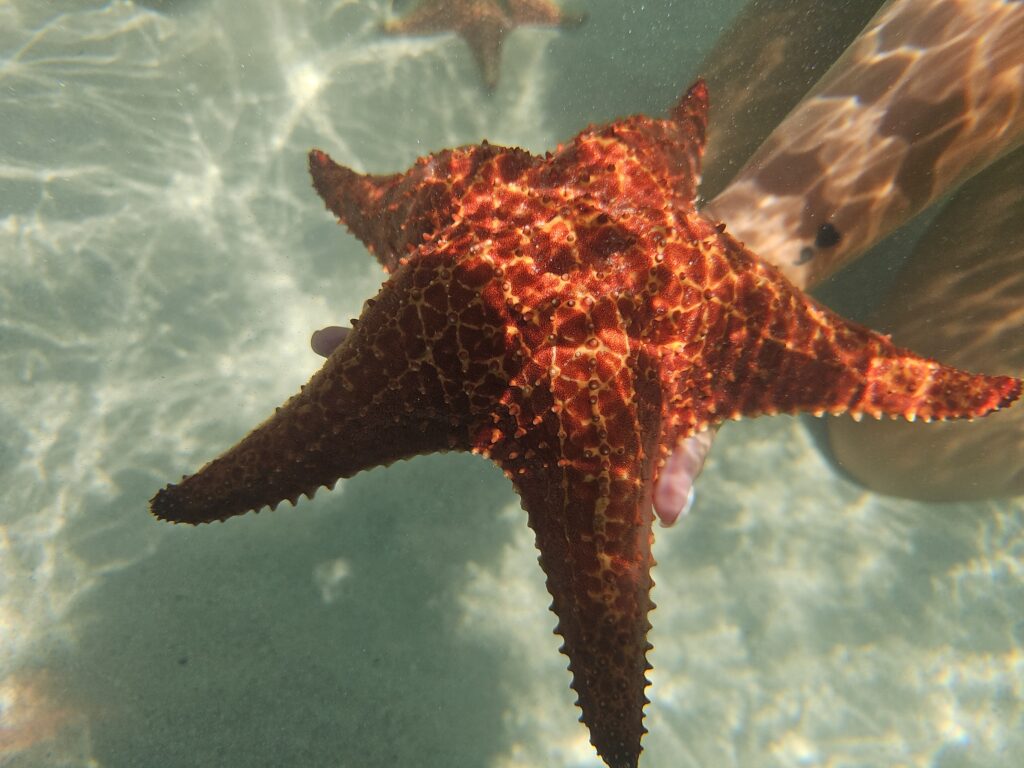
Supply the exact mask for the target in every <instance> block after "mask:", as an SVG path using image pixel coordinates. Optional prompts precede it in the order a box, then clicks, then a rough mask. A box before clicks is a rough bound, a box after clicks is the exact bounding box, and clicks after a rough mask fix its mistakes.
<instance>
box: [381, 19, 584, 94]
mask: <svg viewBox="0 0 1024 768" xmlns="http://www.w3.org/2000/svg"><path fill="white" fill-rule="evenodd" d="M584 18H585V17H584V16H582V15H580V14H572V13H568V12H566V11H563V10H562V9H561V8H559V7H558V6H557V5H555V3H553V2H551V0H423V2H422V3H420V5H418V6H417V7H416V8H415V9H413V10H412V11H411V12H410V13H408V14H407V15H405V16H403V17H401V18H399V19H394V20H392V21H389V22H387V23H386V24H385V25H384V31H385V32H388V33H389V34H393V35H405V34H414V35H429V34H435V33H438V32H456V33H458V34H459V35H461V36H462V38H463V39H464V40H465V41H466V43H467V44H468V45H469V49H470V50H471V51H472V52H473V58H474V59H476V63H477V66H479V67H480V73H481V75H482V76H483V79H484V85H485V86H487V89H488V90H493V89H494V88H495V87H497V85H498V72H499V70H500V66H501V45H502V43H503V42H504V41H505V36H506V35H508V33H509V32H511V31H512V30H513V29H515V28H516V27H518V26H522V25H524V24H543V25H546V26H559V27H570V26H576V25H578V24H581V23H582V22H583V20H584Z"/></svg>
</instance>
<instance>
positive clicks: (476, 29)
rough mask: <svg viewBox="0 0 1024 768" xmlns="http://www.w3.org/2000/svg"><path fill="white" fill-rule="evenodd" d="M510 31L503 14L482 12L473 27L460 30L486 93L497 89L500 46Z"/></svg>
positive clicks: (499, 73) (499, 68) (509, 25)
mask: <svg viewBox="0 0 1024 768" xmlns="http://www.w3.org/2000/svg"><path fill="white" fill-rule="evenodd" d="M510 31H511V24H510V23H509V21H508V19H507V18H506V17H505V15H504V14H503V13H500V12H498V11H496V10H495V11H494V12H490V11H487V12H484V11H482V12H481V14H480V16H479V17H478V18H476V19H475V20H474V22H473V26H472V27H470V28H467V29H464V30H460V34H461V35H462V37H463V38H464V39H465V41H466V44H467V45H468V46H469V50H470V51H472V53H473V59H474V61H476V65H477V66H478V67H479V68H480V76H481V77H482V78H483V81H484V86H485V87H486V88H487V90H488V91H493V90H494V89H495V88H497V87H498V78H499V76H500V75H501V46H502V43H504V42H505V36H506V35H507V34H508V33H509V32H510Z"/></svg>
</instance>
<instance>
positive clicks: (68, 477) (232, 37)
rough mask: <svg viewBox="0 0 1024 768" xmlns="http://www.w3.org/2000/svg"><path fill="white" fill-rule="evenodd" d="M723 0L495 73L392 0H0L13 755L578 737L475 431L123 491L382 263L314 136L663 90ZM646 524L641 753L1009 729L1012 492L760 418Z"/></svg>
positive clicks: (537, 582)
mask: <svg viewBox="0 0 1024 768" xmlns="http://www.w3.org/2000/svg"><path fill="white" fill-rule="evenodd" d="M565 4H566V5H569V0H565ZM407 5H408V4H404V5H402V4H400V5H398V8H399V9H401V8H404V7H407ZM741 5H742V2H741V1H740V0H732V1H731V2H728V3H723V2H687V3H682V2H676V3H672V2H668V1H667V0H662V2H653V1H648V2H646V3H643V4H629V5H628V6H627V5H626V4H619V3H610V2H608V3H605V2H598V0H594V1H593V2H589V3H588V2H583V0H579V2H578V3H577V5H576V6H575V7H582V8H585V9H586V10H587V11H588V12H589V13H590V16H591V18H590V21H589V22H588V24H587V25H586V26H585V27H584V28H582V29H580V30H577V31H575V32H572V33H563V34H558V33H555V32H551V31H548V30H533V31H530V32H522V33H517V34H515V35H513V36H512V37H511V38H510V39H509V40H508V42H507V46H506V51H505V56H504V60H503V65H504V66H503V73H502V82H501V85H500V87H499V89H498V91H497V92H496V93H495V94H494V95H493V96H490V97H487V96H485V95H483V93H482V91H481V88H480V85H479V78H478V75H477V72H476V70H475V68H474V65H473V62H472V60H471V58H470V56H469V54H468V51H467V49H466V48H465V47H464V46H463V45H462V43H461V42H460V41H458V40H456V39H453V38H451V37H437V38H425V39H384V38H382V37H381V36H380V35H379V34H377V32H376V25H377V24H378V23H379V21H380V20H381V19H382V18H384V17H385V15H386V13H387V12H388V11H387V9H388V7H390V5H389V4H388V3H386V2H384V0H365V1H364V2H355V1H354V0H334V1H333V2H332V1H330V0H325V1H324V2H311V1H307V0H253V2H246V3H245V4H244V10H243V7H242V6H243V4H240V3H237V2H233V0H232V1H229V0H191V1H188V0H182V2H177V3H175V2H170V1H169V0H168V1H166V2H157V1H156V0H153V1H152V2H150V3H147V4H142V3H137V4H132V3H130V2H109V3H101V2H88V0H78V1H77V2H73V1H72V0H65V1H64V2H61V1H60V0H53V1H52V2H38V1H37V0H8V1H7V2H3V0H0V269H2V276H0V361H2V362H0V766H4V767H5V768H6V767H8V766H12V767H17V768H30V767H35V766H40V767H44V766H45V767H50V766H61V767H67V768H85V767H87V766H90V767H96V768H100V767H102V768H121V767H125V768H127V767H128V766H155V767H158V768H164V767H166V768H178V767H179V766H180V767H182V768H184V767H185V766H190V767H198V766H202V767H205V766H211V767H212V766H246V767H247V768H248V767H252V768H255V767H257V766H310V767H320V766H323V767H325V768H326V767H328V766H329V767H332V768H343V767H344V768H348V767H354V766H359V767H361V768H362V767H368V768H372V767H373V766H396V765H397V766H425V767H428V768H429V767H430V766H450V767H453V768H458V767H462V766H467V767H470V766H482V767H487V768H527V767H539V768H545V767H547V766H550V767H551V768H555V767H556V766H568V767H570V768H597V767H599V766H600V765H601V764H600V762H599V761H598V759H597V758H596V756H595V755H594V753H593V750H592V749H591V748H590V746H589V744H588V738H587V734H586V731H585V729H584V728H583V726H582V725H580V724H579V723H578V722H577V717H578V711H577V710H576V709H575V707H574V706H573V700H574V695H573V694H572V692H571V691H570V689H569V674H568V672H567V671H566V669H565V667H566V659H565V657H563V656H561V655H560V654H559V653H558V650H557V649H558V646H559V644H560V641H559V639H558V638H557V637H555V636H554V635H553V634H552V632H551V630H552V628H553V626H554V623H555V619H554V616H553V615H552V614H551V613H550V612H549V611H548V610H547V605H548V603H549V598H548V596H547V594H546V592H545V589H544V582H543V577H542V574H541V571H540V568H539V567H538V565H537V563H536V553H535V551H534V549H533V543H532V534H531V533H530V531H529V530H528V528H527V526H526V519H525V513H523V512H522V510H521V509H520V508H519V504H518V501H517V499H516V497H515V495H514V494H513V492H512V489H511V487H510V485H509V483H508V482H507V481H506V480H505V479H504V477H503V476H502V475H501V473H500V472H499V471H498V470H497V469H496V468H494V467H492V466H490V465H489V464H487V463H486V462H484V461H481V460H479V459H477V458H475V457H471V456H458V455H450V456H430V457H423V458H419V459H416V460H414V461H411V462H402V463H399V464H397V465H395V466H393V467H390V468H387V469H378V470H374V471H371V472H366V473H363V474H362V475H359V476H357V477H356V478H353V479H352V480H349V481H345V482H342V483H340V484H339V486H338V487H337V488H336V489H335V491H334V492H331V493H328V492H324V491H322V492H321V493H320V494H318V496H317V498H316V499H315V500H313V501H307V500H303V501H302V502H301V503H300V504H299V506H298V508H297V509H292V508H290V507H288V505H285V507H284V508H281V509H279V510H278V511H277V512H274V513H270V512H264V513H261V514H259V515H247V516H244V517H240V518H234V519H232V520H230V521H229V522H227V523H225V524H218V525H213V526H204V527H202V528H199V529H191V528H186V527H181V526H178V527H174V526H170V525H167V524H163V523H159V522H157V521H155V520H154V519H152V518H151V517H150V516H149V515H148V513H147V508H146V507H147V500H148V499H149V498H150V497H151V496H152V495H153V493H154V492H155V491H156V489H157V488H158V487H160V486H162V485H163V484H165V483H166V482H167V481H169V480H171V479H174V478H176V477H178V476H180V475H181V474H182V473H183V472H187V471H192V470H194V469H195V468H197V467H198V466H199V465H201V464H202V463H203V462H205V461H206V460H208V459H209V458H211V457H213V456H214V455H215V454H217V453H218V452H219V451H220V450H222V449H224V448H226V447H227V446H229V445H230V444H231V443H233V442H234V441H235V440H236V439H237V438H238V437H240V436H241V435H242V434H244V433H245V431H246V430H247V429H249V428H250V427H251V426H252V425H254V424H256V423H257V422H258V421H260V420H261V419H262V418H264V416H266V415H267V414H269V413H270V412H271V411H272V409H273V408H274V407H275V406H276V405H277V404H279V403H280V402H282V401H283V400H284V399H285V398H286V397H287V396H289V395H290V394H292V393H293V392H294V391H296V390H297V389H298V387H299V385H300V384H301V383H303V382H304V381H305V380H306V379H307V378H308V376H309V375H310V373H311V372H312V371H314V370H315V369H316V368H317V367H318V366H319V364H320V359H319V358H318V357H317V356H316V355H315V354H314V353H313V352H311V351H310V349H309V345H308V339H309V335H310V333H311V331H312V330H314V329H316V328H319V327H322V326H325V325H330V324H335V323H339V322H345V321H347V320H348V318H350V317H353V316H355V315H357V314H358V312H359V308H360V306H361V303H362V301H363V300H364V299H365V298H367V297H369V296H371V295H372V294H373V293H374V292H375V290H376V288H377V286H378V285H379V283H380V281H381V280H382V274H381V272H380V270H379V267H378V266H377V265H376V263H375V262H374V261H373V260H372V259H371V258H370V257H369V256H368V255H367V254H366V252H365V250H364V249H363V247H362V246H361V245H360V244H359V243H358V242H357V241H355V240H354V239H353V238H351V237H350V236H349V235H348V234H347V233H345V232H344V231H343V229H342V228H340V227H338V226H337V225H336V224H335V223H334V222H333V221H332V219H331V217H330V216H329V215H328V214H327V213H326V212H325V211H324V209H323V205H322V203H321V202H320V200H319V199H318V198H317V197H316V195H315V193H314V192H313V191H312V189H311V188H310V184H309V181H308V178H307V176H306V161H305V155H306V152H307V150H308V149H309V148H310V147H313V146H317V147H320V148H322V149H324V150H326V151H329V152H330V153H331V154H332V155H333V156H334V157H335V158H336V159H337V160H338V161H339V162H342V163H345V164H348V165H352V166H354V167H356V168H357V169H361V170H366V171H374V172H391V171H397V170H401V169H404V168H405V167H407V166H408V165H409V164H410V163H411V162H412V161H413V160H414V159H415V158H416V157H417V156H418V155H421V154H424V153H426V152H428V151H430V150H434V149H439V148H442V147H446V146H454V145H458V144H465V143H470V142H476V141H479V140H481V139H483V138H487V139H489V140H490V141H492V142H495V143H506V144H518V145H521V146H525V147H526V148H528V149H531V150H534V151H543V150H545V149H549V148H552V147H553V146H554V145H555V144H556V143H557V142H558V141H560V140H564V139H567V138H569V137H571V136H572V135H573V134H574V133H575V132H576V131H578V130H579V129H581V128H583V127H584V126H585V125H586V124H588V123H589V122H592V121H595V122H597V121H603V120H607V119H610V118H613V117H615V116H618V115H622V114H629V113H634V112H646V113H660V112H662V111H664V110H665V108H666V107H667V106H668V105H669V104H671V103H672V101H673V99H674V98H675V97H676V96H677V95H678V93H679V92H681V91H682V89H683V88H684V87H685V86H686V85H687V83H688V82H689V81H690V80H692V79H693V78H694V77H695V76H696V74H697V71H696V70H697V67H698V65H699V63H700V61H701V59H702V57H703V55H704V54H705V53H706V52H707V50H708V49H709V48H710V47H711V45H712V43H713V42H714V39H715V36H716V35H717V34H718V33H719V31H720V30H721V29H722V28H723V27H724V26H726V25H727V24H728V22H729V20H730V18H731V14H732V13H734V12H735V11H736V10H738V9H739V7H740V6H741ZM147 6H148V7H147ZM656 535H657V542H656V545H655V555H656V557H657V559H658V561H659V565H658V566H657V568H656V570H655V574H654V577H655V581H656V582H657V587H656V588H655V593H654V599H655V601H656V602H657V603H658V608H657V609H656V611H655V612H654V613H653V614H652V617H651V618H652V622H653V624H654V629H653V631H652V633H651V640H652V642H653V643H654V646H655V650H654V652H653V654H652V656H651V660H652V663H653V664H654V671H653V673H652V674H651V679H652V682H653V685H652V687H651V688H650V689H649V691H648V695H649V697H650V698H651V704H650V705H649V706H648V707H647V718H646V725H647V727H648V728H649V729H650V733H649V734H648V735H647V737H646V738H645V740H644V746H645V751H644V754H643V757H642V760H641V765H642V766H644V768H659V767H666V768H667V767H668V766H672V767H673V768H679V767H680V766H684V767H687V768H688V767H689V766H751V767H759V766H779V767H780V768H781V767H783V766H890V765H891V766H896V765H900V766H903V765H905V766H942V767H943V768H946V767H951V766H1011V765H1014V762H1013V757H1012V756H1013V755H1014V754H1017V755H1020V754H1024V701H1022V699H1024V568H1022V564H1024V504H1022V502H1021V500H1020V499H1016V500H1010V501H1000V502H989V503H977V504H919V503H913V502H907V501H903V500H896V499H890V498H886V497H882V496H878V495H875V494H872V493H869V492H867V491H864V490H863V489H861V488H860V487H858V486H857V485H855V484H853V483H851V482H850V481H848V480H846V479H845V478H844V477H842V476H841V475H840V474H838V473H837V472H836V471H835V470H834V469H833V468H832V467H831V465H830V464H829V463H828V461H827V459H826V458H824V457H823V456H822V455H821V453H820V452H819V451H818V449H817V447H816V445H815V441H814V439H813V437H812V432H811V431H809V430H808V428H807V426H806V424H805V422H804V421H802V420H800V419H795V418H785V417H780V418H772V419H759V420H756V421H748V422H740V423H737V424H729V425H727V426H726V427H725V428H724V429H723V430H722V432H721V434H720V436H719V439H718V441H717V442H716V445H715V449H714V451H713V454H712V458H711V459H710V463H709V465H708V468H707V470H706V471H705V473H704V475H703V476H702V478H701V480H700V483H699V487H698V501H697V505H696V508H695V509H694V511H693V512H692V514H691V515H690V516H689V517H688V518H687V519H686V520H685V521H683V522H682V523H680V524H679V525H677V526H676V527H675V528H673V529H670V530H661V529H659V530H657V531H656Z"/></svg>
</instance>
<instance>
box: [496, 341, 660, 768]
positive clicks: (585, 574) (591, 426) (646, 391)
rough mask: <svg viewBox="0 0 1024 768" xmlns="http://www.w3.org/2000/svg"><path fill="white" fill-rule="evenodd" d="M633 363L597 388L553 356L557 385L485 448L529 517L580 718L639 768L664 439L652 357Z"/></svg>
mask: <svg viewBox="0 0 1024 768" xmlns="http://www.w3.org/2000/svg"><path fill="white" fill-rule="evenodd" d="M629 361H631V362H629ZM624 362H625V364H624V365H623V366H621V367H620V368H619V369H618V370H617V371H616V373H615V375H614V376H613V377H612V378H611V379H609V380H607V381H603V382H602V383H600V384H599V385H598V386H597V387H592V386H591V383H592V382H593V381H594V380H593V379H590V378H589V373H584V372H589V371H590V370H592V369H591V368H590V367H589V366H588V365H587V363H586V361H585V360H581V359H580V358H578V357H575V356H574V355H573V353H572V351H571V350H564V357H562V356H560V355H559V354H558V352H557V351H556V353H555V355H554V362H553V365H554V366H555V367H556V368H557V370H558V371H559V375H558V377H557V378H556V379H555V380H554V382H553V383H552V382H551V381H550V380H548V381H547V382H545V383H544V384H543V385H541V386H537V387H535V388H533V389H532V393H531V394H530V395H529V396H527V397H523V398H517V400H516V405H515V406H514V407H513V408H512V411H511V412H512V413H514V414H515V419H516V422H515V423H510V424H506V425H500V424H499V431H501V432H502V433H504V435H505V437H503V438H502V439H500V440H499V441H497V442H496V443H495V444H493V445H492V446H490V447H489V449H488V450H487V451H486V452H487V453H488V455H490V457H491V458H492V459H494V460H495V461H497V463H498V464H499V465H500V466H501V467H502V468H503V469H504V470H505V472H506V474H507V475H508V476H509V477H510V478H511V480H512V482H513V484H514V485H515V488H516V490H517V492H518V493H519V495H520V497H521V499H522V504H523V508H524V509H525V510H526V511H527V513H528V516H529V522H530V527H531V528H533V530H534V533H535V534H536V543H537V547H538V549H539V550H540V564H541V567H542V568H543V569H544V573H545V575H546V576H547V587H548V591H549V592H550V593H551V596H552V606H551V607H552V610H553V611H554V612H555V614H556V615H557V616H558V626H557V628H556V630H555V631H556V632H557V633H558V634H560V635H561V636H562V637H563V638H564V640H565V643H564V645H563V646H562V651H563V652H564V653H565V654H566V655H567V656H568V657H569V669H570V671H571V672H572V678H573V679H572V687H573V688H574V689H575V691H576V692H577V694H579V699H578V701H577V703H578V704H579V706H580V708H581V710H582V717H581V719H582V720H583V722H584V723H586V725H587V727H588V728H589V729H590V738H591V742H592V743H593V745H594V746H595V748H596V749H597V751H598V753H599V754H600V755H601V757H602V758H603V759H604V760H605V762H606V763H607V764H608V765H609V766H611V767H612V768H635V766H636V764H637V759H638V757H639V754H640V749H641V747H640V738H641V736H642V735H643V734H644V733H645V732H646V729H645V728H644V727H643V709H644V706H645V704H647V698H646V696H645V694H644V689H645V688H646V687H647V685H648V684H649V681H648V680H647V678H646V673H647V670H648V669H650V665H649V664H648V663H647V651H648V650H649V649H650V647H651V646H650V644H649V643H648V642H647V631H648V629H649V628H650V623H649V622H648V618H647V614H648V612H649V611H650V610H651V609H652V608H653V607H654V604H653V603H652V602H651V599H650V589H651V586H652V584H653V581H652V580H651V576H650V570H651V566H653V565H654V560H653V558H652V557H651V543H652V540H653V534H652V530H651V526H652V522H653V519H654V516H653V513H652V510H651V493H652V485H653V473H654V461H655V460H656V456H657V439H658V436H659V433H660V415H659V413H660V394H659V391H658V383H657V382H658V379H657V375H656V373H655V370H654V366H653V364H652V363H651V359H650V358H649V356H647V355H646V354H645V353H643V352H641V353H639V354H637V353H633V354H632V355H628V356H627V357H626V358H624ZM534 371H539V369H534ZM525 373H526V377H527V378H529V377H530V376H531V375H532V373H533V371H531V369H530V368H529V367H528V368H527V369H526V371H525ZM577 374H578V375H577ZM513 389H515V387H513ZM517 424H518V427H517Z"/></svg>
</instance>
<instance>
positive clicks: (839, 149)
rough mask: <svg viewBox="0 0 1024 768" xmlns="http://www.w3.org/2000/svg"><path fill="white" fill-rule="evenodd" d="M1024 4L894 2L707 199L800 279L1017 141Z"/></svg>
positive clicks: (1023, 76)
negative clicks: (734, 174)
mask: <svg viewBox="0 0 1024 768" xmlns="http://www.w3.org/2000/svg"><path fill="white" fill-rule="evenodd" d="M1022 40H1024V3H1020V2H1004V1H1003V0H981V1H979V0H897V1H895V2H891V3H889V4H888V5H887V6H886V7H885V8H883V9H882V11H881V12H879V14H878V15H877V16H876V17H875V18H874V19H873V20H872V22H871V23H870V24H869V25H868V27H867V28H866V29H865V30H864V32H863V33H862V34H861V35H860V36H859V37H858V38H857V39H856V40H855V41H854V43H853V44H852V45H851V46H850V48H849V49H848V50H847V52H846V53H845V54H844V55H843V56H842V57H840V59H839V60H838V61H837V62H836V63H835V64H834V65H833V67H832V68H831V69H830V70H829V72H828V74H826V76H825V77H824V78H823V79H822V80H821V81H820V82H819V83H818V84H817V85H816V86H815V88H814V90H813V91H812V93H811V94H810V95H809V96H808V97H807V98H806V99H805V100H804V101H803V102H801V103H800V104H799V105H798V106H797V107H796V108H795V109H794V110H793V112H791V113H790V115H789V116H788V117H787V118H786V119H785V120H784V121H783V122H782V123H781V124H780V125H779V126H778V128H776V129H775V131H774V132H773V133H772V134H771V136H769V137H768V139H767V140H766V141H765V143H764V145H762V147H761V149H760V150H758V152H757V153H755V155H754V156H753V157H752V158H751V160H750V161H749V163H748V164H747V165H746V166H745V168H744V169H743V170H742V171H741V172H740V174H739V176H738V177H737V178H736V179H735V180H734V181H733V182H732V183H731V184H730V185H729V187H728V188H727V189H726V190H725V191H724V192H723V193H722V194H720V195H719V196H718V197H717V198H715V200H714V201H712V203H711V204H710V205H709V206H708V211H709V212H710V213H711V215H713V216H716V217H720V218H722V219H725V220H727V221H729V223H730V226H731V227H732V229H733V230H734V231H737V232H740V233H741V235H742V237H743V238H744V239H745V240H746V241H747V245H748V246H750V247H751V248H752V249H753V250H755V251H756V252H757V253H759V254H762V255H763V256H764V257H765V258H768V259H770V260H772V261H773V262H775V263H776V264H778V265H779V266H780V268H781V269H782V270H783V271H784V272H785V274H786V276H787V277H789V279H791V280H793V282H794V283H796V284H797V285H798V286H801V287H809V286H813V285H814V284H816V283H818V282H819V281H820V280H822V279H823V278H824V277H826V276H827V275H829V274H831V273H833V272H834V271H835V270H836V269H838V268H839V267H840V266H842V265H843V264H844V263H846V262H847V261H848V260H849V259H850V258H852V257H853V256H856V255H857V254H859V253H861V252H862V251H863V250H864V248H866V247H868V246H869V245H871V244H873V243H875V242H877V241H878V240H879V239H881V238H882V237H883V236H885V235H886V234H888V233H889V232H891V231H892V230H893V229H894V228H895V227H897V226H899V225H900V224H902V223H903V222H904V221H906V220H907V219H909V218H910V217H911V216H913V215H914V214H916V213H917V212H919V211H921V210H922V209H923V208H924V207H926V206H927V205H928V204H929V203H931V202H933V201H934V200H936V199H937V198H938V197H940V196H941V195H943V194H945V193H946V192H947V191H949V190H950V189H951V188H953V187H955V186H956V185H957V184H959V183H961V182H962V181H964V180H965V179H967V178H969V177H970V176H971V175H973V174H974V173H976V172H977V171H979V170H981V169H982V168H984V167H985V166H987V165H988V164H989V163H991V162H992V161H993V160H995V159H996V158H998V157H999V156H1000V155H1002V154H1003V153H1005V152H1007V151H1009V150H1011V149H1013V147H1015V146H1017V145H1019V144H1020V143H1021V141H1022V140H1024V44H1022V43H1021V41H1022Z"/></svg>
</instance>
